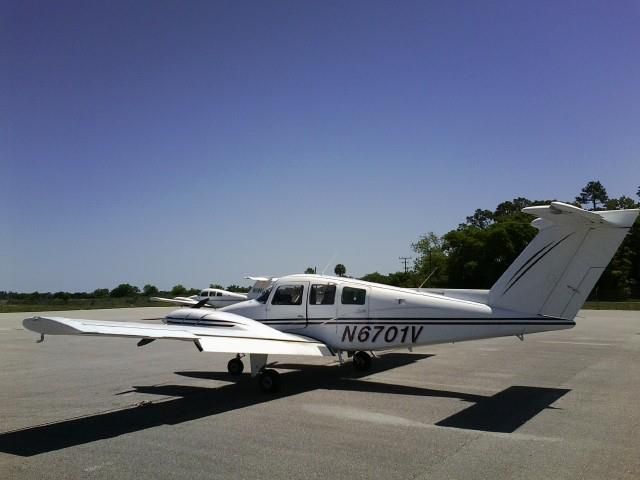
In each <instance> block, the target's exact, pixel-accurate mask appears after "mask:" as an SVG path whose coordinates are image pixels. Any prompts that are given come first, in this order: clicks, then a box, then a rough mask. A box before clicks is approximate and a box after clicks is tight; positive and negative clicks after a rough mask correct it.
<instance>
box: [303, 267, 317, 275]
mask: <svg viewBox="0 0 640 480" xmlns="http://www.w3.org/2000/svg"><path fill="white" fill-rule="evenodd" d="M304 273H308V274H312V273H316V269H315V268H313V267H307V269H306V270H305V271H304Z"/></svg>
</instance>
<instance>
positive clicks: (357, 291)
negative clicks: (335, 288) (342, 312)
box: [342, 287, 367, 305]
mask: <svg viewBox="0 0 640 480" xmlns="http://www.w3.org/2000/svg"><path fill="white" fill-rule="evenodd" d="M366 295H367V291H366V290H364V289H362V288H353V287H343V288H342V304H343V305H364V303H365V298H366Z"/></svg>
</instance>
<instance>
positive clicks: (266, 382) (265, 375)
mask: <svg viewBox="0 0 640 480" xmlns="http://www.w3.org/2000/svg"><path fill="white" fill-rule="evenodd" d="M258 382H259V385H260V390H262V391H263V392H265V393H275V392H277V391H278V390H279V388H280V374H279V373H278V372H276V371H275V370H271V369H267V370H263V371H262V372H261V373H260V376H259V377H258Z"/></svg>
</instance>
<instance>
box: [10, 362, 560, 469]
mask: <svg viewBox="0 0 640 480" xmlns="http://www.w3.org/2000/svg"><path fill="white" fill-rule="evenodd" d="M430 356H431V355H423V354H406V353H391V354H387V355H384V356H382V357H380V358H379V359H377V360H375V361H374V362H373V367H372V369H371V370H369V371H368V372H365V373H357V372H355V371H354V370H353V369H352V367H351V365H350V364H346V365H343V366H341V367H339V366H335V365H333V366H332V365H329V366H327V365H324V366H317V365H297V364H277V368H280V369H288V370H293V371H290V372H286V373H282V375H281V380H282V385H283V388H282V390H281V392H279V393H278V394H275V395H268V394H264V393H262V392H259V391H258V389H257V386H256V383H255V381H253V379H250V376H249V375H242V376H240V377H232V376H231V375H229V374H228V373H226V372H224V373H223V372H175V373H176V374H178V375H181V376H184V377H191V378H199V379H210V380H223V381H235V383H232V384H229V385H224V386H221V387H215V388H208V387H199V386H188V385H158V386H155V385H152V386H135V387H133V390H132V392H136V393H147V394H152V395H162V396H169V397H177V398H174V399H171V400H164V399H163V400H159V401H154V402H149V403H143V404H142V405H140V404H136V405H135V406H132V407H129V408H124V409H122V410H114V411H109V412H104V413H98V414H95V415H87V416H83V417H77V418H72V419H69V420H62V421H60V422H55V423H48V424H44V425H37V426H33V427H28V428H24V429H20V430H15V431H12V432H6V433H2V434H0V452H5V453H10V454H13V455H20V456H24V457H29V456H33V455H39V454H41V453H46V452H51V451H55V450H60V449H63V448H68V447H73V446H76V445H82V444H85V443H90V442H95V441H98V440H103V439H107V438H113V437H117V436H120V435H125V434H127V433H132V432H137V431H140V430H145V429H147V428H153V427H157V426H160V425H176V424H179V423H183V422H189V421H191V420H197V419H199V418H204V417H208V416H211V415H217V414H219V413H224V412H228V411H231V410H236V409H239V408H244V407H249V406H252V405H258V404H260V403H264V402H270V401H273V400H277V399H278V398H284V397H288V396H291V395H297V394H299V393H304V392H307V391H312V390H316V389H319V388H321V389H327V390H349V391H356V392H376V393H388V394H392V395H412V396H422V397H444V398H454V399H459V400H462V401H465V402H470V403H472V405H470V406H468V407H467V408H465V409H464V410H462V411H460V412H458V413H456V414H454V415H452V416H450V417H448V418H445V419H444V420H441V421H439V422H437V423H436V425H438V426H442V427H454V428H464V429H471V430H480V431H489V432H503V433H511V432H514V431H515V430H516V429H517V428H519V427H520V426H522V425H523V424H524V423H526V422H527V421H529V420H530V419H531V418H533V417H534V416H536V415H537V414H538V413H540V412H541V411H542V410H544V409H545V408H552V407H550V405H551V404H552V403H553V402H555V401H556V400H558V399H559V398H560V397H562V396H563V395H565V394H566V393H567V392H569V390H567V389H561V388H539V387H527V386H511V387H509V388H507V389H505V390H502V391H501V392H498V393H496V394H495V395H492V396H484V395H475V394H470V393H464V392H456V391H449V390H432V389H428V388H420V387H411V386H404V385H394V384H389V383H379V382H374V381H371V380H362V379H361V378H362V377H365V376H370V375H373V374H375V373H379V372H383V371H385V370H389V369H392V368H396V367H400V366H403V365H408V364H411V363H414V362H416V361H418V360H422V359H425V358H428V357H430ZM122 393H128V392H122Z"/></svg>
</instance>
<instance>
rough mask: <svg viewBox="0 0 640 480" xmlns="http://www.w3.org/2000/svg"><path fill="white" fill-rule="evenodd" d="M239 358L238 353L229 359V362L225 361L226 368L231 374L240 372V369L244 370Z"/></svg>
mask: <svg viewBox="0 0 640 480" xmlns="http://www.w3.org/2000/svg"><path fill="white" fill-rule="evenodd" d="M240 358H241V357H240V355H238V356H237V357H235V358H232V359H231V360H229V363H227V370H228V371H229V373H230V374H231V375H240V374H242V371H243V370H244V363H242V360H240Z"/></svg>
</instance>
